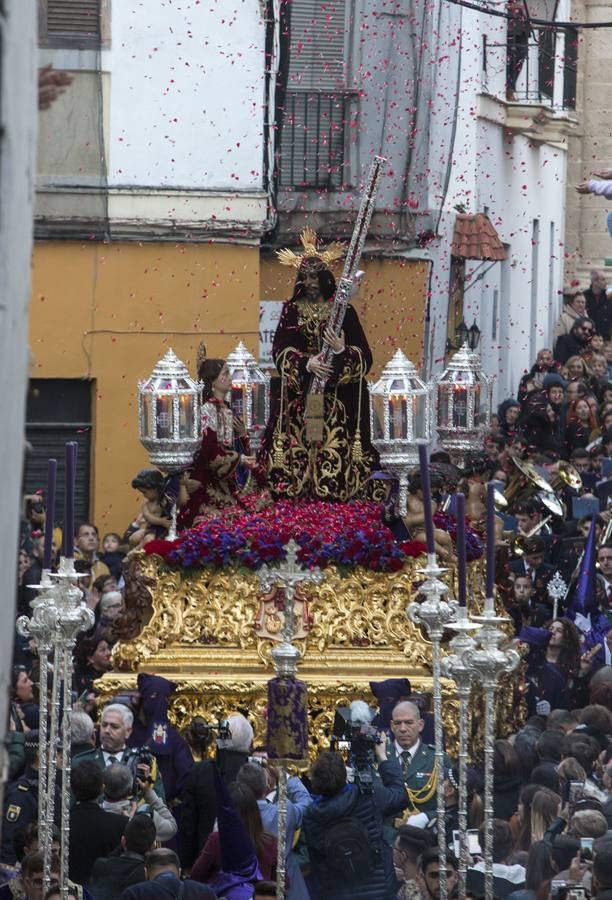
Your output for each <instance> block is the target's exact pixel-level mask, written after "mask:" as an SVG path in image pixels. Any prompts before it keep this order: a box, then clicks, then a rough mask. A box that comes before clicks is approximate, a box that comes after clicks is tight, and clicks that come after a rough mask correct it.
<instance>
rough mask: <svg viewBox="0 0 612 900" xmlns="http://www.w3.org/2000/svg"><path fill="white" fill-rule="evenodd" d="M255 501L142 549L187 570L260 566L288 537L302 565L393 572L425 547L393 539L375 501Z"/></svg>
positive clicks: (277, 556) (280, 553) (277, 557)
mask: <svg viewBox="0 0 612 900" xmlns="http://www.w3.org/2000/svg"><path fill="white" fill-rule="evenodd" d="M260 505H261V498H260V497H259V496H258V495H255V494H253V495H249V496H247V497H246V498H242V500H241V502H240V504H236V505H235V506H232V507H229V508H227V509H225V510H223V513H222V514H220V515H219V516H217V517H215V518H213V519H210V520H208V521H207V522H204V523H202V524H201V525H198V526H196V527H195V528H191V529H189V530H188V531H185V532H183V533H182V534H181V535H180V536H179V537H178V538H177V540H176V541H159V540H156V541H151V542H150V543H148V544H147V545H146V546H145V548H144V550H145V552H146V553H155V554H157V555H159V556H161V557H163V559H165V560H166V562H168V563H169V564H171V565H174V566H180V567H182V568H186V569H192V568H206V567H213V568H223V567H224V566H231V565H237V566H245V567H247V568H249V569H259V568H260V566H262V565H263V564H265V563H275V562H279V561H281V560H282V559H284V557H285V550H284V546H285V544H287V543H288V542H289V541H290V540H291V539H293V540H294V541H295V542H296V543H297V544H298V545H299V547H300V550H299V553H298V558H299V559H300V562H301V563H302V565H304V566H306V567H313V566H319V567H320V568H326V567H327V566H330V565H331V566H338V567H340V568H343V567H346V568H353V567H355V566H364V567H365V568H368V569H373V570H374V571H378V572H394V571H398V570H400V569H401V568H402V567H403V565H404V561H405V559H406V557H407V556H418V555H419V554H420V553H421V552H424V547H423V545H421V544H419V543H418V542H416V541H413V542H410V541H409V542H405V543H403V544H402V545H399V544H397V543H396V542H395V540H394V537H393V534H392V532H391V531H390V529H389V528H388V527H387V526H386V525H385V524H384V522H383V521H382V520H381V514H380V505H379V504H378V503H373V502H367V501H351V502H350V503H323V502H321V501H312V502H303V501H300V502H292V501H289V500H280V501H279V502H277V503H275V504H274V503H271V504H270V505H268V506H266V507H264V508H263V509H260V508H259V507H260ZM479 549H480V552H482V547H480V548H479ZM476 555H479V554H478V553H477V554H476Z"/></svg>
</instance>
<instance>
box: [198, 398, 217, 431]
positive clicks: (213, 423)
mask: <svg viewBox="0 0 612 900" xmlns="http://www.w3.org/2000/svg"><path fill="white" fill-rule="evenodd" d="M201 425H202V434H204V432H205V431H206V430H207V429H210V430H211V431H214V432H215V434H216V432H217V428H218V422H217V407H216V406H215V405H214V403H210V402H207V403H205V404H204V405H203V406H202V419H201Z"/></svg>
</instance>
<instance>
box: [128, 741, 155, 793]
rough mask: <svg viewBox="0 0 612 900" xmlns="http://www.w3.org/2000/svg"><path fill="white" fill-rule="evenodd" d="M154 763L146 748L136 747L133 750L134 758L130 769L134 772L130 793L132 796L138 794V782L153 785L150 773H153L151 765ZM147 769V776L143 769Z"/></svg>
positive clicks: (153, 758)
mask: <svg viewBox="0 0 612 900" xmlns="http://www.w3.org/2000/svg"><path fill="white" fill-rule="evenodd" d="M154 761H155V757H154V756H153V754H152V753H151V751H150V750H149V748H148V747H138V748H137V749H136V750H135V754H134V758H133V761H132V768H133V771H134V785H133V787H132V793H133V795H134V796H136V795H137V794H138V791H139V790H140V785H139V784H138V782H139V781H141V782H145V783H146V784H150V785H152V784H153V783H154V779H153V777H152V776H151V774H150V773H151V772H152V771H153V763H154ZM147 767H148V769H149V774H148V775H147V774H146V772H145V769H146V768H147Z"/></svg>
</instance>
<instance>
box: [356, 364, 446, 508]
mask: <svg viewBox="0 0 612 900" xmlns="http://www.w3.org/2000/svg"><path fill="white" fill-rule="evenodd" d="M368 387H369V391H370V430H371V435H372V443H373V444H374V446H375V447H376V449H377V450H378V453H379V455H380V463H381V466H382V468H383V469H387V470H388V471H390V472H392V473H393V474H394V475H396V476H397V477H398V480H399V505H400V514H401V515H405V514H406V503H407V498H408V474H409V471H410V469H411V468H413V467H414V466H416V465H418V461H419V454H418V448H417V441H427V442H428V443H429V441H430V438H431V409H430V405H431V399H430V388H429V385H427V384H426V383H425V382H424V381H422V379H421V378H420V377H419V374H418V372H417V369H416V366H415V365H414V363H412V362H410V360H409V359H408V358H407V357H406V356H405V355H404V354H403V353H402V351H401V350H396V352H395V356H394V357H393V359H392V360H391V361H390V362H388V363H387V365H386V366H385V368H384V369H383V371H382V374H381V377H380V379H379V380H378V381H377V382H376V384H373V385H369V386H368Z"/></svg>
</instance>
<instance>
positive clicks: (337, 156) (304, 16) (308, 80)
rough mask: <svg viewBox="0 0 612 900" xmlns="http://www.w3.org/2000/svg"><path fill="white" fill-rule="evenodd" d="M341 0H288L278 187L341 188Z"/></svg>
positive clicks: (345, 105) (345, 102)
mask: <svg viewBox="0 0 612 900" xmlns="http://www.w3.org/2000/svg"><path fill="white" fill-rule="evenodd" d="M348 5H349V4H348V3H347V2H346V0H326V2H325V0H293V2H292V3H291V20H290V47H289V71H288V78H287V93H286V97H285V105H284V115H283V126H282V133H281V147H280V184H281V187H288V188H291V189H293V190H305V189H308V188H313V187H315V188H320V189H323V190H337V189H339V188H342V187H344V186H345V162H346V159H345V153H346V147H345V138H346V129H347V125H348V120H349V118H350V112H349V106H350V102H351V100H352V96H353V95H352V94H350V92H348V91H347V89H346V75H345V58H344V47H345V40H346V29H347V23H346V16H347V9H346V7H347V6H348Z"/></svg>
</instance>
